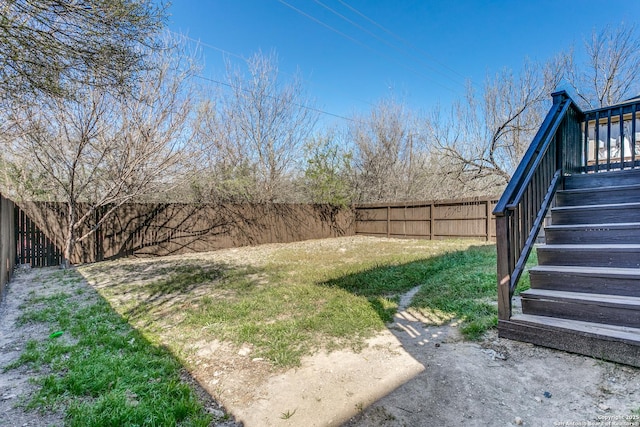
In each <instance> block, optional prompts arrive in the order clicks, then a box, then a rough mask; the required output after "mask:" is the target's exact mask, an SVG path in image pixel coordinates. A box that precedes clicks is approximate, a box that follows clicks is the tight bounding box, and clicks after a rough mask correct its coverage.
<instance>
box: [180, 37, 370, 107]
mask: <svg viewBox="0 0 640 427" xmlns="http://www.w3.org/2000/svg"><path fill="white" fill-rule="evenodd" d="M168 31H169V32H170V33H172V34H174V35H176V36H179V37H183V38H185V39H186V40H190V41H192V42H194V43H197V44H198V45H200V46H203V47H207V48H210V49H213V50H216V51H218V52H222V53H223V54H225V55H228V56H233V57H235V58H238V59H241V60H242V61H245V62H246V61H247V58H245V57H244V56H242V55H240V54H237V53H234V52H231V51H228V50H226V49H222V48H220V47H217V46H214V45H212V44H210V43H205V42H203V41H202V40H200V39H195V38H193V37H189V36H187V35H185V34H181V33H177V32H175V31H171V30H168ZM282 74H285V75H288V76H291V77H295V76H294V75H293V74H291V73H287V72H286V71H282ZM220 83H221V82H220ZM351 98H352V99H354V100H356V101H358V102H362V103H363V104H368V105H373V104H371V103H370V102H368V101H365V100H363V99H359V98H354V97H351ZM326 114H329V115H334V114H333V113H326Z"/></svg>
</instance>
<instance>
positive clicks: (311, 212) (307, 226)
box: [18, 202, 355, 265]
mask: <svg viewBox="0 0 640 427" xmlns="http://www.w3.org/2000/svg"><path fill="white" fill-rule="evenodd" d="M20 208H21V209H22V211H23V212H25V213H26V216H27V217H28V218H30V219H31V220H32V221H33V223H34V224H37V226H38V228H39V229H41V230H43V231H44V234H45V235H46V236H48V237H49V238H50V239H51V241H52V242H53V244H54V245H55V246H57V247H58V248H62V247H64V245H63V243H64V238H65V230H66V226H67V216H66V205H65V204H63V203H43V202H30V203H20ZM81 209H82V207H81ZM105 210H106V207H105ZM105 210H101V211H100V210H99V211H96V212H94V214H93V215H92V216H91V220H90V221H89V222H88V224H86V225H85V227H83V228H81V229H79V230H78V235H82V234H84V233H86V232H87V231H89V230H90V229H91V228H94V227H95V225H96V224H97V223H98V222H99V221H100V219H101V218H102V215H103V214H104V212H105ZM354 232H355V218H354V213H353V211H352V210H351V209H338V208H335V207H332V206H328V205H309V204H244V205H210V204H200V205H196V204H181V203H166V204H151V203H148V204H147V203H130V204H126V205H122V206H120V207H119V208H118V209H117V210H116V211H115V212H114V213H113V214H112V216H110V218H109V219H108V220H106V221H104V223H103V224H102V225H101V226H100V227H98V228H97V229H96V231H95V233H94V234H92V235H90V236H89V237H88V238H87V239H85V240H83V241H82V242H79V243H78V244H77V246H76V253H75V256H74V257H73V258H72V259H71V262H72V263H74V264H75V263H85V262H95V261H102V260H108V259H115V258H119V257H124V256H132V255H133V256H162V255H173V254H182V253H189V252H204V251H211V250H216V249H222V248H229V247H239V246H247V245H257V244H263V243H286V242H293V241H300V240H309V239H319V238H329V237H337V236H344V235H353V234H354ZM24 235H26V236H28V235H30V234H29V233H28V231H27V232H26V233H25V234H24ZM40 253H41V255H42V257H43V258H41V259H40V261H36V264H35V265H44V264H43V263H45V262H46V259H44V257H47V251H41V252H40ZM21 256H22V254H21V252H20V251H19V253H18V257H19V259H21V260H22V261H19V262H26V263H31V262H32V261H31V260H30V258H24V259H22V258H20V257H21ZM38 262H40V264H39V263H38Z"/></svg>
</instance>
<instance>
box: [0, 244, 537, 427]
mask: <svg viewBox="0 0 640 427" xmlns="http://www.w3.org/2000/svg"><path fill="white" fill-rule="evenodd" d="M495 263H496V256H495V245H493V244H486V243H483V242H477V241H425V240H399V239H376V238H367V237H345V238H337V239H326V240H314V241H307V242H299V243H290V244H273V245H263V246H256V247H245V248H238V249H226V250H221V251H217V252H208V253H201V254H190V255H181V256H170V257H163V258H148V259H121V260H116V261H109V262H101V263H96V264H88V265H83V266H79V267H78V268H76V269H72V270H68V271H58V272H56V273H53V274H51V273H48V274H50V275H51V277H48V278H47V280H49V281H51V283H53V281H54V280H55V281H57V282H56V283H58V284H60V285H62V288H61V289H62V291H60V292H53V293H51V294H48V295H36V294H33V295H29V296H28V298H27V302H26V304H25V307H24V313H23V314H22V316H21V317H20V318H19V322H21V324H41V325H45V327H46V328H47V329H46V331H47V333H52V332H56V331H58V330H60V331H64V335H63V337H62V339H56V340H51V339H49V340H41V341H38V340H31V341H29V342H28V343H27V345H26V348H25V351H24V352H23V353H22V355H21V356H20V358H19V359H18V360H17V361H15V362H14V363H12V364H11V365H10V366H7V367H5V370H10V369H16V368H19V367H20V366H26V367H28V368H29V369H30V370H31V371H33V373H34V381H35V383H36V384H38V385H39V387H40V389H39V390H40V391H39V392H37V393H36V394H34V395H33V396H32V398H31V400H30V401H28V402H26V407H27V408H36V409H38V408H40V409H41V410H45V411H46V410H50V409H51V408H58V409H60V408H65V409H64V410H65V411H66V415H65V416H66V417H67V420H69V423H70V424H74V425H102V424H101V423H104V422H106V421H108V423H109V424H111V425H119V424H122V423H125V424H126V423H134V424H136V423H142V424H144V420H145V419H147V420H155V421H154V423H156V424H158V425H171V424H172V423H176V422H180V423H183V424H185V423H186V424H188V425H207V424H208V423H209V420H210V415H209V414H207V413H206V412H205V411H204V410H203V408H202V405H201V403H198V401H197V399H196V396H195V395H194V394H193V392H192V391H190V390H189V389H188V387H187V388H185V387H186V386H185V385H184V384H183V383H182V382H181V381H180V375H181V374H180V369H181V366H185V367H186V368H187V369H188V370H189V371H192V372H193V371H197V370H198V369H203V367H202V366H196V365H198V364H199V363H200V362H199V360H200V353H199V352H201V351H202V349H203V348H205V347H206V346H209V345H210V343H217V344H216V345H218V346H219V348H220V349H224V350H225V351H226V352H219V353H217V356H216V359H225V358H226V356H225V355H227V356H229V358H232V359H233V357H234V355H237V354H241V355H246V354H249V353H250V354H251V360H252V361H253V362H256V361H257V362H259V364H256V363H253V364H251V365H248V366H249V369H259V370H263V371H264V372H265V373H266V374H265V375H267V376H268V375H272V374H273V373H277V372H282V371H284V370H286V369H289V368H292V367H297V366H299V365H300V363H301V360H302V359H303V358H304V357H305V356H309V355H312V354H315V353H317V352H319V351H321V350H324V351H329V352H331V351H334V350H350V351H351V350H354V351H356V352H358V351H359V350H361V349H362V348H364V346H366V345H367V344H366V340H367V339H369V338H371V337H373V336H375V335H376V334H378V333H379V332H380V331H382V330H384V329H385V327H387V326H388V324H389V322H391V321H392V319H393V316H394V314H395V313H396V311H397V309H398V304H399V303H400V300H401V297H402V296H403V295H405V294H407V293H408V292H411V293H412V294H413V295H414V297H413V299H412V301H411V302H410V304H409V308H408V311H410V312H412V313H414V314H415V315H416V316H418V317H419V318H421V319H424V321H425V322H428V323H429V322H431V323H433V324H443V323H447V322H451V321H454V320H455V321H456V323H457V324H458V327H459V330H460V332H461V333H462V334H463V335H464V336H465V337H466V338H467V339H470V340H475V339H478V338H480V337H481V336H482V335H483V333H484V332H486V331H487V329H489V328H492V327H494V326H495V325H496V322H497V305H496V302H495V300H496V274H495ZM85 281H86V282H88V284H89V285H90V286H91V288H93V289H91V288H84V289H83V287H82V286H81V284H82V283H85ZM526 282H527V278H526V277H525V280H524V285H523V286H525V287H526ZM84 286H86V285H84ZM94 290H95V291H97V293H98V294H95V292H94ZM127 323H128V324H127ZM218 362H219V363H220V365H219V366H216V367H215V369H213V368H212V373H211V376H216V375H218V374H219V373H220V370H221V369H224V366H225V364H227V365H233V364H234V363H235V364H236V365H237V363H241V362H242V361H241V360H240V359H237V360H226V361H225V360H222V361H220V360H218ZM114 375H115V376H114ZM114 378H117V380H115V379H114ZM214 394H215V393H214ZM87 396H91V398H89V399H87ZM214 397H218V396H214ZM154 408H156V409H154ZM157 408H163V409H162V410H158V409H157ZM83 419H84V420H87V421H86V422H84V421H81V420H83ZM152 424H153V423H152Z"/></svg>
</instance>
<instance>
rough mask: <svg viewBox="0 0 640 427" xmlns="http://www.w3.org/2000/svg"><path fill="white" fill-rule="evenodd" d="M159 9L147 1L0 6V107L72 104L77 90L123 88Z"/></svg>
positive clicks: (157, 24) (55, 0) (141, 63)
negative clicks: (51, 99)
mask: <svg viewBox="0 0 640 427" xmlns="http://www.w3.org/2000/svg"><path fill="white" fill-rule="evenodd" d="M163 20H164V7H162V6H158V3H156V2H154V1H152V0H110V1H100V0H76V1H65V0H11V1H4V2H2V3H1V4H0V100H2V101H8V100H12V99H13V100H20V102H24V100H25V96H27V97H29V96H32V95H37V94H41V93H44V94H47V95H52V94H53V95H56V96H67V97H68V96H72V95H73V94H74V90H75V86H76V85H77V83H79V82H82V83H85V84H94V85H111V86H118V87H120V88H121V89H122V88H123V86H127V85H129V84H132V83H133V81H134V77H135V75H136V73H137V72H138V71H139V70H141V69H143V68H145V67H146V64H145V54H144V49H142V48H141V47H143V46H150V45H151V44H153V43H154V40H155V37H156V35H157V33H158V30H159V29H160V28H161V26H162V24H163Z"/></svg>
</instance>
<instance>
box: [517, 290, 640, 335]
mask: <svg viewBox="0 0 640 427" xmlns="http://www.w3.org/2000/svg"><path fill="white" fill-rule="evenodd" d="M520 297H521V298H522V312H523V313H524V314H533V315H538V316H549V317H556V318H562V319H571V320H581V321H584V322H593V323H605V324H609V325H619V326H628V327H632V328H640V298H638V297H629V296H620V295H604V294H591V293H583V292H566V291H555V290H548V289H530V290H528V291H525V292H522V293H521V294H520Z"/></svg>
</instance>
